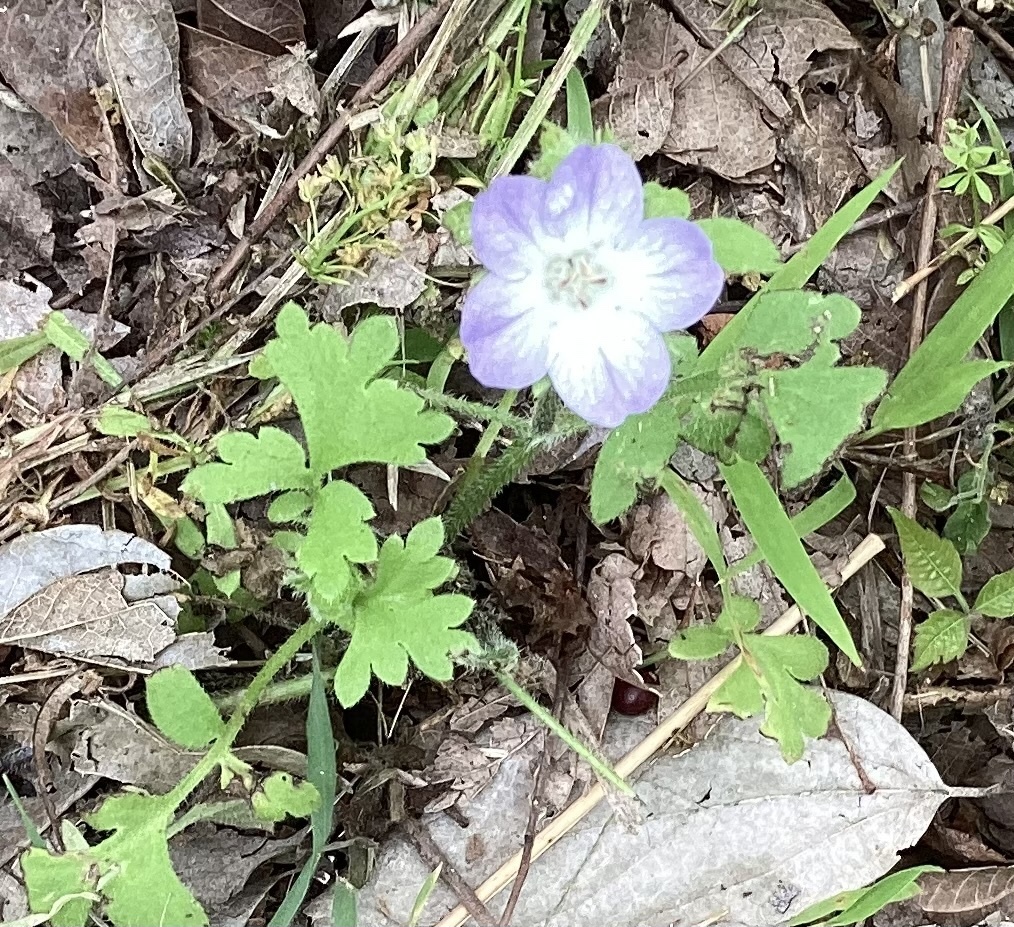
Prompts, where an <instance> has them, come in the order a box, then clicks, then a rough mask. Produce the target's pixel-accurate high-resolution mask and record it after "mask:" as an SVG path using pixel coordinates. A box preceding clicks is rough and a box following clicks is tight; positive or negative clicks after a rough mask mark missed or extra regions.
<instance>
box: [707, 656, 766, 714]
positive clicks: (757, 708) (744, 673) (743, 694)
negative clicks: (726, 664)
mask: <svg viewBox="0 0 1014 927" xmlns="http://www.w3.org/2000/svg"><path fill="white" fill-rule="evenodd" d="M763 710H764V696H763V695H762V694H761V687H760V683H759V682H758V680H757V677H756V676H755V675H754V673H753V672H752V671H751V669H750V667H749V666H747V665H746V663H744V662H740V664H739V665H738V666H737V667H736V669H734V670H733V672H732V675H731V676H730V677H729V678H728V679H726V680H725V682H723V683H722V685H721V686H720V687H719V689H718V691H717V692H715V694H714V695H712V696H711V698H710V699H709V700H708V711H710V712H712V713H713V714H714V713H717V712H721V711H727V712H730V713H731V714H734V715H735V716H736V717H737V718H752V717H753V716H754V715H759V714H760V713H761V712H762V711H763Z"/></svg>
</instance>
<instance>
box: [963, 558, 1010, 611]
mask: <svg viewBox="0 0 1014 927" xmlns="http://www.w3.org/2000/svg"><path fill="white" fill-rule="evenodd" d="M973 610H974V611H977V612H978V613H979V614H980V615H985V616H986V617H987V618H1010V617H1012V616H1014V570H1008V571H1007V572H1006V573H999V574H997V575H996V576H991V577H990V578H989V580H988V581H987V582H986V585H985V586H983V587H982V588H981V589H980V590H979V594H978V595H977V596H976V597H975V605H974V606H973Z"/></svg>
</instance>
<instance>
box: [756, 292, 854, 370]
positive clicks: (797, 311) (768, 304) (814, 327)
mask: <svg viewBox="0 0 1014 927" xmlns="http://www.w3.org/2000/svg"><path fill="white" fill-rule="evenodd" d="M751 305H754V309H753V311H752V312H751V313H750V317H749V320H748V321H747V322H746V323H745V324H744V325H743V326H741V328H740V337H741V342H740V347H750V348H753V349H754V350H755V351H756V352H757V353H758V354H761V355H765V356H767V355H772V354H792V355H801V354H804V353H805V352H807V351H809V350H810V349H811V348H812V347H813V346H814V345H816V344H820V343H825V344H826V343H827V342H830V341H839V340H841V339H842V338H844V337H846V336H847V335H849V334H851V333H852V332H853V331H855V329H856V327H857V326H858V325H859V321H860V319H861V318H862V311H861V310H860V309H859V307H858V306H857V305H856V304H855V303H854V302H853V301H852V300H851V299H848V298H847V297H845V296H841V295H839V294H837V293H834V294H831V295H829V296H824V295H822V294H821V293H812V292H810V291H808V290H775V291H770V292H762V293H761V294H760V295H759V296H756V297H754V299H753V300H751Z"/></svg>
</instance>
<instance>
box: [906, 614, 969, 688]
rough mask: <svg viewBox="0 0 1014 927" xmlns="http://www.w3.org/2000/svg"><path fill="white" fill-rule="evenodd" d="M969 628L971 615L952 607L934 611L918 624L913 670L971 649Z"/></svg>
mask: <svg viewBox="0 0 1014 927" xmlns="http://www.w3.org/2000/svg"><path fill="white" fill-rule="evenodd" d="M968 630H969V620H968V616H967V615H965V614H962V613H961V612H959V611H955V610H954V609H952V608H942V609H940V611H938V612H934V613H933V614H932V615H930V616H929V618H927V619H926V620H925V621H923V622H921V623H920V624H918V625H917V626H916V629H915V645H914V651H913V656H912V666H911V667H910V669H911V670H912V672H913V673H916V672H918V671H919V670H924V669H926V667H927V666H932V665H933V664H934V663H946V662H948V660H956V659H957V658H958V657H960V656H961V655H962V654H963V653H964V652H965V651H966V650H967V649H968Z"/></svg>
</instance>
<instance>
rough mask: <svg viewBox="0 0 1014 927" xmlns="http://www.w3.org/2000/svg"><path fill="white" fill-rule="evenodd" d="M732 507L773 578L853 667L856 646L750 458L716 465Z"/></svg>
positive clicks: (832, 601)
mask: <svg viewBox="0 0 1014 927" xmlns="http://www.w3.org/2000/svg"><path fill="white" fill-rule="evenodd" d="M719 469H720V470H721V473H722V477H723V478H724V479H725V482H726V485H727V486H728V488H729V492H730V493H731V495H732V498H733V501H734V502H735V503H736V510H737V511H738V512H739V516H740V518H742V519H743V524H744V525H746V527H747V530H748V531H749V532H750V534H751V535H752V536H753V539H754V542H755V543H756V545H757V549H758V550H760V551H761V552H762V553H763V554H764V557H765V558H766V559H767V561H768V563H769V564H770V566H771V569H772V570H773V571H774V573H775V575H776V576H777V577H778V580H779V582H781V584H782V585H783V586H784V587H785V589H786V591H787V592H788V593H789V595H791V596H792V597H793V598H794V599H795V600H796V604H797V605H798V606H799V607H800V609H801V610H802V611H804V612H805V613H806V614H807V615H809V616H810V617H811V618H812V619H813V620H814V621H815V622H816V623H817V624H818V625H819V626H820V627H821V629H822V630H823V631H824V633H825V634H827V636H828V637H829V638H831V640H832V641H833V642H834V643H835V644H836V645H837V646H838V648H839V649H840V650H841V651H842V653H844V654H845V655H846V656H847V657H848V658H849V659H850V660H851V661H852V662H853V663H854V664H855V665H856V666H861V665H862V661H861V660H860V659H859V653H858V652H857V651H856V645H855V644H854V643H853V642H852V635H851V634H849V629H848V627H847V626H846V624H845V620H844V619H843V618H842V616H841V615H840V614H839V612H838V607H837V606H836V605H835V604H834V599H832V598H831V593H830V592H829V591H828V588H827V586H825V585H824V582H823V580H821V578H820V574H819V573H818V572H817V568H816V567H815V566H814V565H813V564H812V563H811V562H810V558H809V557H808V556H807V555H806V550H805V549H804V548H803V543H802V541H800V540H799V537H798V535H797V534H796V529H795V528H794V527H793V526H792V522H791V521H790V520H789V516H788V513H787V512H786V511H785V509H783V508H782V503H781V501H780V500H779V499H778V494H777V493H776V492H775V491H774V489H773V488H772V486H771V484H770V483H769V482H768V480H767V477H766V476H764V474H763V473H762V472H761V469H760V467H758V466H757V464H755V463H753V462H752V461H748V460H738V461H736V462H735V463H732V464H719Z"/></svg>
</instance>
